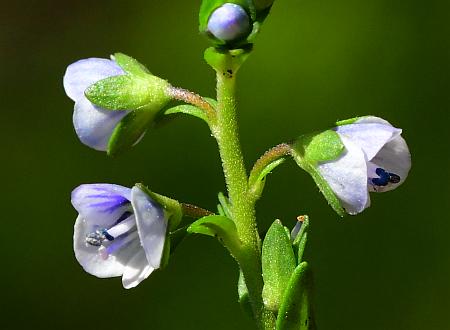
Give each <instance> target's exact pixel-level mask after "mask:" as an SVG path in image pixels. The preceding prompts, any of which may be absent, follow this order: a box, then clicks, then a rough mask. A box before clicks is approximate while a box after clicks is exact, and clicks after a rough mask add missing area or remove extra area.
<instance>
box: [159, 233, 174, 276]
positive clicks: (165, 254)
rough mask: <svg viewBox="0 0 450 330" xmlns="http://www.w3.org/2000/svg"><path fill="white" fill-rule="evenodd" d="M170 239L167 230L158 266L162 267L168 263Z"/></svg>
mask: <svg viewBox="0 0 450 330" xmlns="http://www.w3.org/2000/svg"><path fill="white" fill-rule="evenodd" d="M171 245H172V244H171V239H170V232H169V230H167V232H166V239H165V240H164V248H163V252H162V256H161V263H160V265H159V268H161V269H164V268H166V266H167V265H168V264H169V259H170V254H171V253H172V246H171Z"/></svg>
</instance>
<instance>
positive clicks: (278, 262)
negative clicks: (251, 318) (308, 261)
mask: <svg viewBox="0 0 450 330" xmlns="http://www.w3.org/2000/svg"><path fill="white" fill-rule="evenodd" d="M295 266H296V261H295V255H294V251H293V250H292V245H291V241H290V239H289V236H288V235H287V233H286V231H285V229H284V227H283V225H282V224H281V221H280V220H275V221H274V222H273V224H272V225H271V226H270V228H269V230H268V231H267V234H266V237H265V238H264V242H263V245H262V274H263V279H264V288H263V292H262V298H263V302H264V305H265V306H266V308H268V309H269V310H271V311H274V312H276V311H278V308H279V306H280V304H281V299H282V297H283V294H284V291H285V288H286V285H287V283H288V281H289V278H290V277H291V275H292V272H293V271H294V269H295Z"/></svg>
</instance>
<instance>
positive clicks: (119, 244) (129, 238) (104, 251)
mask: <svg viewBox="0 0 450 330" xmlns="http://www.w3.org/2000/svg"><path fill="white" fill-rule="evenodd" d="M137 238H138V232H137V231H134V232H132V233H130V234H127V235H123V236H121V237H118V238H116V239H115V240H114V242H113V243H111V244H110V245H109V246H107V247H105V246H101V247H100V248H99V249H98V254H99V255H100V257H101V258H102V259H103V260H106V259H108V258H109V256H110V255H111V254H112V253H114V252H115V251H117V250H119V249H122V248H124V247H126V246H128V245H130V244H131V242H133V241H134V240H135V239H137Z"/></svg>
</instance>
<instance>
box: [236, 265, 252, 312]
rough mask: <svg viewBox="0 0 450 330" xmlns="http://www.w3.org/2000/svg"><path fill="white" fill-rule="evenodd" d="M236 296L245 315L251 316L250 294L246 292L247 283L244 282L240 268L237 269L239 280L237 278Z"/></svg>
mask: <svg viewBox="0 0 450 330" xmlns="http://www.w3.org/2000/svg"><path fill="white" fill-rule="evenodd" d="M238 296H239V304H240V305H241V308H242V310H243V311H244V313H245V314H247V316H249V317H250V318H253V311H252V305H251V303H250V296H249V294H248V289H247V285H246V284H245V279H244V274H243V273H242V270H239V280H238Z"/></svg>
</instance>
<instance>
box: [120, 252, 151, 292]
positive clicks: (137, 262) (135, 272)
mask: <svg viewBox="0 0 450 330" xmlns="http://www.w3.org/2000/svg"><path fill="white" fill-rule="evenodd" d="M153 270H154V268H152V267H151V266H150V265H149V264H148V261H147V257H146V256H145V252H144V250H143V249H140V250H139V252H138V253H137V254H135V255H134V256H133V258H131V260H130V261H129V262H128V263H127V265H126V266H125V269H124V271H123V275H122V285H123V287H124V288H125V289H131V288H134V287H135V286H137V285H138V284H139V283H141V282H142V281H143V280H145V279H146V278H147V277H148V276H149V275H150V274H151V273H152V272H153Z"/></svg>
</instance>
